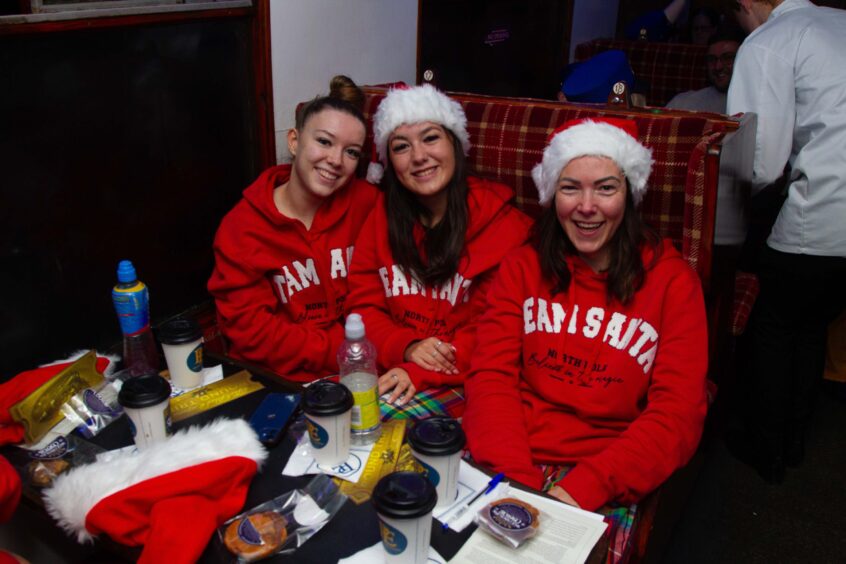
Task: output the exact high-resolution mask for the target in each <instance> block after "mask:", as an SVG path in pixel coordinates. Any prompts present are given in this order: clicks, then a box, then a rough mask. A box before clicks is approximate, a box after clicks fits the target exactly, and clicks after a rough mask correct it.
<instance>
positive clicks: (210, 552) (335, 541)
mask: <svg viewBox="0 0 846 564" xmlns="http://www.w3.org/2000/svg"><path fill="white" fill-rule="evenodd" d="M223 369H224V375H225V376H229V375H232V374H234V373H236V372H239V371H241V370H243V369H244V368H243V367H242V366H240V365H238V364H235V363H233V362H231V361H230V362H227V363H225V364H224V365H223ZM248 371H249V372H251V374H252V375H253V377H254V378H256V379H258V380H260V381H261V382H262V383H263V384H264V385H265V388H264V389H261V390H258V391H256V392H253V393H250V394H248V395H246V396H243V397H240V398H237V399H235V400H233V401H230V402H228V403H225V404H223V405H220V406H218V407H215V408H213V409H210V410H208V411H205V412H203V413H200V414H198V415H195V416H194V417H191V418H188V419H185V420H183V421H180V422H178V423H175V424H174V426H173V427H174V430H179V429H185V428H187V427H189V426H192V425H203V424H205V423H208V422H211V421H212V420H214V419H217V418H220V417H228V418H243V419H249V417H250V415H251V414H252V413H253V411H254V410H255V409H256V408H257V407H258V405H259V403H261V400H262V399H264V397H265V396H266V395H267V394H268V393H270V392H272V391H283V392H290V391H294V390H295V388H292V387H291V386H290V385H285V384H283V383H281V382H280V381H279V380H274V379H271V378H268V377H267V375H266V374H263V373H261V371H255V370H253V369H250V370H248ZM257 372H258V373H257ZM91 442H93V443H95V444H97V445H98V446H100V447H102V448H104V449H106V450H113V449H117V448H121V447H124V446H128V445H130V444H132V435H131V433H130V429H129V423H128V421H127V419H126V416H121V417H120V418H119V419H117V420H116V421H114V422H113V423H112V424H111V425H109V426H108V427H107V428H105V429H103V430H102V431H101V432H100V434H98V435H97V436H96V437H95V438H94V439H92V440H91ZM295 446H296V440H295V438H294V437H293V436H292V435H291V434H290V433H286V435H285V437H284V439H283V440H282V441H281V442H280V443H279V444H278V445H276V446H275V447H273V448H271V449H269V450H268V457H267V460H266V461H265V462H264V464H263V465H262V468H261V470H260V471H259V472H258V473H257V474H256V476H255V477H254V478H253V481H252V483H251V485H250V488H249V491H248V493H247V499H246V501H245V503H244V510H249V509H250V508H253V507H255V506H257V505H259V504H261V503H264V502H265V501H268V500H270V499H273V498H274V497H276V496H279V495H281V494H284V493H285V492H289V491H292V490H295V489H299V488H302V487H304V486H305V485H306V484H308V482H309V481H310V480H311V479H312V478H313V477H314V475H313V474H311V475H305V476H296V477H293V476H285V475H283V474H282V470H283V469H284V468H285V465H286V463H287V461H288V458H289V457H290V456H291V453H292V452H293V450H294V447H295ZM9 448H14V447H5V448H4V449H3V450H5V449H9ZM512 485H514V486H517V487H520V488H521V489H526V490H528V491H531V490H529V489H528V488H523V487H522V486H521V485H520V484H512ZM534 493H538V492H534ZM541 495H543V494H541ZM24 498H25V500H26V501H28V502H29V503H31V504H33V505H35V506H36V507H40V508H41V509H42V511H43V504H42V503H41V499H40V494H39V492H38V490H34V489H29V488H27V489H25V491H24ZM44 516H45V519H50V518H49V516H48V515H47V513H46V511H44ZM51 521H52V520H51ZM475 530H476V525H470V526H468V527H467V528H466V529H464V531H462V532H460V533H457V532H455V531H453V530H451V529H448V530H446V531H444V530H443V529H442V527H441V524H440V522H439V521H437V520H436V519H434V518H433V519H432V547H434V548H435V550H436V551H437V552H438V553H439V554H440V555H441V556H442V557H443V558H444V559H445V560H449V559H450V558H452V557H453V556H455V554H456V553H457V552H458V551H459V550H460V549H461V547H462V546H463V545H464V543H465V542H466V541H467V539H469V538H470V535H472V534H473V532H474V531H475ZM380 540H381V539H380V536H379V524H378V519H377V517H376V512H375V510H374V509H373V506H372V505H371V503H370V502H365V503H362V504H361V505H356V504H355V503H353V502H352V501H347V502H346V503H345V504H344V505H343V506H342V507H341V509H340V511H339V512H338V513H337V514H336V515H335V516H334V518H333V519H332V520H331V521H329V523H327V524H326V525H325V526H324V527H323V528H322V529H321V530H320V531H318V532H317V533H316V534H314V536H312V537H311V538H310V539H308V541H307V542H306V543H304V544H303V545H302V546H300V547H299V548H297V549H296V550H295V551H294V552H293V553H290V554H280V555H276V556H273V557H270V558H267V559H265V560H263V562H273V563H288V562H290V563H293V562H296V563H298V564H311V563H314V564H327V563H331V562H337V561H338V560H339V559H341V558H346V557H348V556H352V555H353V554H355V553H357V552H358V551H360V550H362V549H365V548H367V547H370V546H372V545H374V544H376V543H377V542H380ZM604 540H605V539H604V538H603V540H602V541H600V542H599V543H598V545H597V546H596V547H594V550H593V552H592V553H591V558H590V559H589V561H590V562H601V561H602V560H603V558H602V556H603V555H604V552H605V549H606V548H607V544H606V543H605V542H604ZM98 542H101V543H104V545H105V546H106V547H107V548H108V549H109V550H114V551H115V553H116V556H119V557H121V558H122V559H127V560H134V559H136V558H137V556H138V555H139V554H140V548H127V547H123V546H121V545H118V544H117V543H114V542H112V541H110V540H109V539H103V538H101V539H100V540H98ZM234 561H236V559H235V558H234V557H233V555H232V554H231V553H230V552H229V551H228V550H227V549H226V548H225V547H224V546H223V543H222V542H220V540H219V538H218V536H217V533H215V534H214V535H213V537H212V539H211V540H210V542H209V544H208V546H207V547H206V550H205V551H204V553H203V555H202V556H201V558H200V562H203V563H207V564H222V563H231V562H234Z"/></svg>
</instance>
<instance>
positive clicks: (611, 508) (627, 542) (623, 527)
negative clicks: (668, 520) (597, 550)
mask: <svg viewBox="0 0 846 564" xmlns="http://www.w3.org/2000/svg"><path fill="white" fill-rule="evenodd" d="M571 468H572V467H571V466H552V465H546V464H544V465H541V470H542V471H543V478H544V482H543V491H547V490H549V489H550V488H552V486H554V485H555V484H556V483H557V482H558V481H559V480H560V479H561V478H563V477H564V476H566V475H567V472H569V471H570V469H571ZM596 512H597V513H600V514H601V515H603V516H604V517H605V522H606V523H608V528H607V529H605V533H604V535H605V536H606V537H607V538H608V541H609V542H608V558H607V559H606V562H607V563H608V564H622V563H625V562H628V561H629V558H630V557H631V555H632V548H633V547H634V542H633V541H634V535H633V534H632V533H633V532H634V528H635V521H636V517H637V504H632V505H629V506H625V505H619V504H616V503H612V504H608V505H606V506H604V507H602V508H600V509H599V510H598V511H596Z"/></svg>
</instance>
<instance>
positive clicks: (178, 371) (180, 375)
mask: <svg viewBox="0 0 846 564" xmlns="http://www.w3.org/2000/svg"><path fill="white" fill-rule="evenodd" d="M159 341H160V342H161V344H162V351H164V356H165V362H167V370H168V372H169V373H170V381H171V382H173V385H174V386H176V387H177V388H183V389H188V388H196V387H197V386H200V385H202V383H203V334H202V330H201V329H200V326H199V325H198V324H197V322H195V321H193V320H191V319H186V318H181V317H177V318H176V319H172V320H170V321H168V322H167V323H165V324H163V325H162V326H161V327H160V328H159Z"/></svg>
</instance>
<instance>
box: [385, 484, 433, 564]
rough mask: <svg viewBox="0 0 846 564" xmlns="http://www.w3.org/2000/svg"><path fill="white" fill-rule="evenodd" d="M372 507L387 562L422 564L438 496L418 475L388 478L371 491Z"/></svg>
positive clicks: (426, 550)
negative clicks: (376, 517) (377, 522)
mask: <svg viewBox="0 0 846 564" xmlns="http://www.w3.org/2000/svg"><path fill="white" fill-rule="evenodd" d="M372 501H373V507H374V508H375V509H376V515H377V516H378V517H379V532H380V534H381V536H382V546H383V547H384V549H385V552H386V553H387V561H388V562H391V563H400V562H401V563H403V564H425V563H426V562H427V561H428V560H429V544H430V543H431V537H432V509H433V508H434V507H435V504H436V503H437V501H438V494H437V492H436V491H435V486H433V485H432V482H430V481H429V480H427V479H426V477H425V476H423V475H422V474H418V473H417V472H394V473H393V474H388V475H387V476H385V477H384V478H382V479H381V480H379V482H378V483H377V484H376V487H375V488H374V489H373V497H372Z"/></svg>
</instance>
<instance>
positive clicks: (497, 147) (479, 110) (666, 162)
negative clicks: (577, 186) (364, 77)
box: [364, 87, 725, 287]
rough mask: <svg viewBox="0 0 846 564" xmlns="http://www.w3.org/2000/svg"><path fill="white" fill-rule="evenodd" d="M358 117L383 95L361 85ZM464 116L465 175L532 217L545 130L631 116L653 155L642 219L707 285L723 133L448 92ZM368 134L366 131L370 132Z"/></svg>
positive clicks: (672, 116) (707, 124)
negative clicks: (715, 154)
mask: <svg viewBox="0 0 846 564" xmlns="http://www.w3.org/2000/svg"><path fill="white" fill-rule="evenodd" d="M364 90H365V93H366V95H367V102H366V106H365V114H366V116H367V117H368V120H370V119H372V116H373V114H374V113H375V111H376V108H377V107H378V104H379V101H380V100H381V99H382V98H383V97H384V96H385V93H386V90H384V89H380V88H372V87H371V88H365V89H364ZM451 96H452V97H453V98H455V99H456V100H458V101H459V102H460V103H461V105H462V106H463V108H464V112H465V113H466V114H467V129H468V131H469V133H470V142H471V144H472V148H471V150H470V155H469V157H468V164H469V167H470V170H472V171H473V172H474V173H475V174H478V175H479V176H483V177H486V178H490V179H493V180H497V181H499V182H502V183H504V184H506V185H508V186H511V187H512V188H513V189H514V191H515V193H516V203H517V205H518V206H519V207H520V208H521V209H523V210H524V211H526V212H527V213H529V214H530V215H533V216H535V217H536V216H537V215H538V214H539V213H540V209H541V208H540V206H539V205H538V203H537V189H536V188H535V185H534V182H533V181H532V177H531V170H532V167H534V166H535V165H536V164H537V163H538V162H540V160H541V157H542V154H543V149H544V147H545V146H546V138H547V136H548V135H549V132H550V131H552V130H553V129H554V128H555V127H556V126H558V125H560V124H561V123H563V122H564V121H566V120H570V119H577V118H582V117H589V116H598V115H608V116H615V117H624V118H632V119H634V120H635V122H637V125H638V130H639V131H640V137H641V141H642V142H643V143H644V144H645V145H646V146H648V147H650V148H651V149H652V151H653V158H654V159H655V163H656V164H655V168H654V169H653V172H652V176H651V178H650V181H649V188H648V190H647V193H646V195H645V197H644V200H643V204H642V206H641V213H642V214H643V217H644V219H645V220H646V221H647V223H649V224H650V225H652V226H653V227H654V228H655V229H657V230H658V232H659V233H661V235H663V236H664V237H668V238H670V239H671V240H672V241H673V242H674V243H675V244H676V246H677V247H678V248H679V249H680V250H681V251H682V254H683V255H684V256H685V257H686V258H687V260H688V262H689V263H690V265H691V266H692V267H693V268H694V269H695V270H696V271H697V272H698V274H699V276H700V278H701V279H702V281H703V284H704V285H705V286H706V287H707V282H708V279H709V277H710V267H711V261H710V257H711V247H712V242H713V222H714V208H713V206H711V207H710V208H709V207H708V206H707V204H706V202H707V201H708V199H707V198H706V195H707V194H708V191H709V190H710V191H714V192H715V191H716V186H717V172H716V170H714V171H709V170H708V169H707V167H706V154H707V150H708V147H709V145H710V144H711V143H717V142H719V141H720V140H721V139H722V136H723V135H724V134H725V132H724V130H723V127H722V126H718V125H717V124H716V123H715V122H714V121H713V120H712V119H711V118H709V117H707V116H706V115H699V114H690V113H684V114H682V113H675V112H668V113H651V112H643V111H626V110H620V109H607V108H606V107H605V106H604V105H593V104H561V103H558V102H546V101H542V100H530V99H521V98H497V97H490V96H481V95H474V94H455V93H453V94H451ZM369 129H372V128H369Z"/></svg>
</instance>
